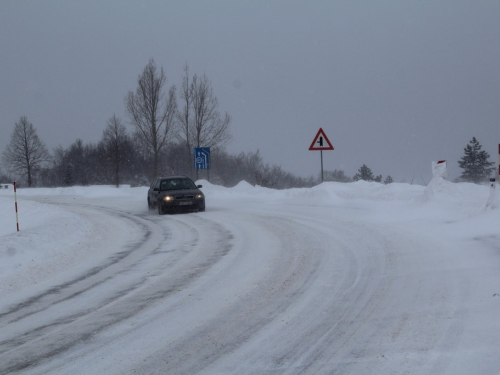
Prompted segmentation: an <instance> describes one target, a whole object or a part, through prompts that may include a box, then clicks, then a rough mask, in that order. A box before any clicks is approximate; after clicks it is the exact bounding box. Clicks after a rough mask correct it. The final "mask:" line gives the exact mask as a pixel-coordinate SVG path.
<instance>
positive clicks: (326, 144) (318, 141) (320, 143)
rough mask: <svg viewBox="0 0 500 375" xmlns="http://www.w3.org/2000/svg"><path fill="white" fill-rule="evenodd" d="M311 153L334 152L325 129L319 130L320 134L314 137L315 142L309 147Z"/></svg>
mask: <svg viewBox="0 0 500 375" xmlns="http://www.w3.org/2000/svg"><path fill="white" fill-rule="evenodd" d="M309 150H310V151H321V150H333V146H332V144H331V143H330V141H329V140H328V137H327V136H326V134H325V132H324V131H323V128H319V131H318V134H316V137H314V141H313V142H312V143H311V146H310V147H309Z"/></svg>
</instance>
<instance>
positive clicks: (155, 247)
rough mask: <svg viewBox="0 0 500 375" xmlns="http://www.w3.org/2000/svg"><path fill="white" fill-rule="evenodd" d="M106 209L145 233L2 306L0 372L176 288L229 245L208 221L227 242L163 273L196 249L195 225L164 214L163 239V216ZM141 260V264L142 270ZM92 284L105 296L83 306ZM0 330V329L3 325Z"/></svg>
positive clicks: (61, 347)
mask: <svg viewBox="0 0 500 375" xmlns="http://www.w3.org/2000/svg"><path fill="white" fill-rule="evenodd" d="M81 209H83V210H89V209H90V210H95V207H94V208H92V207H91V206H88V205H83V206H81V207H80V210H81ZM99 210H101V211H102V210H103V208H99ZM77 211H78V210H77ZM106 213H107V214H108V215H112V216H115V217H119V218H121V219H125V220H131V221H132V222H134V223H135V224H136V225H138V226H140V227H141V228H142V230H143V232H144V235H143V237H142V238H141V239H140V240H139V241H137V242H135V243H133V244H129V245H128V246H127V247H126V248H125V249H124V250H123V251H121V252H119V253H118V254H116V255H115V256H113V257H112V258H110V259H109V260H108V261H107V262H105V263H104V264H102V265H100V266H98V267H95V268H93V269H91V270H90V271H89V272H88V273H86V274H84V275H82V276H79V277H77V278H75V279H73V280H71V281H68V282H66V283H63V284H61V285H58V286H56V287H53V288H50V289H49V290H47V291H45V292H43V293H40V294H39V295H36V296H33V297H32V298H29V299H28V300H26V301H24V302H22V303H20V304H17V305H15V306H14V307H11V308H10V309H8V310H7V311H4V312H1V313H0V327H8V328H9V330H8V331H9V332H8V333H7V335H9V336H10V338H7V339H3V340H1V341H0V355H1V356H2V362H1V363H0V372H1V373H3V372H4V371H5V372H11V371H20V370H22V369H26V368H28V367H32V366H36V365H38V364H39V363H41V362H43V361H46V360H47V359H49V358H50V357H53V356H56V355H59V354H61V353H62V352H64V351H67V350H69V349H70V348H71V347H73V346H75V345H78V344H80V343H83V342H85V341H88V340H90V339H91V338H92V337H93V336H94V335H95V334H97V333H98V332H99V331H101V330H102V329H104V328H106V327H109V326H111V325H113V324H116V323H118V322H120V321H123V320H124V319H127V318H129V317H131V316H133V315H134V314H136V313H138V312H139V311H141V310H142V309H144V308H146V307H147V306H148V305H149V304H151V303H154V301H156V300H159V299H162V298H165V297H167V296H168V295H169V294H172V293H175V292H176V291H178V290H179V289H182V288H183V287H184V286H185V285H186V284H188V283H190V282H192V281H193V280H195V279H196V278H198V277H199V276H200V275H201V274H203V273H204V272H205V271H206V270H207V269H209V268H210V267H211V266H212V265H213V264H214V263H216V262H217V261H218V260H219V259H220V258H221V257H223V256H224V255H225V254H226V253H227V252H228V251H229V250H230V245H229V241H228V240H229V239H230V235H229V234H227V233H225V231H224V230H222V229H220V228H217V227H216V225H212V228H211V229H214V232H215V233H219V236H220V237H223V238H224V241H223V242H225V243H226V246H225V247H223V248H222V250H220V249H213V248H212V249H210V248H209V249H208V250H209V252H206V255H205V256H200V257H198V258H197V260H196V264H195V265H196V267H193V268H191V269H189V270H188V271H186V272H181V273H174V276H168V275H167V276H165V272H166V270H169V269H172V268H175V265H176V264H177V263H178V262H180V261H181V260H182V259H183V258H184V257H188V256H189V254H190V253H191V252H197V253H199V247H200V245H199V233H198V231H197V230H196V228H194V227H193V226H190V225H188V224H186V223H182V222H180V221H178V220H170V224H173V225H174V229H173V230H171V231H169V232H171V233H173V234H170V235H169V236H168V239H169V241H168V243H169V245H167V246H166V245H165V243H164V242H165V241H164V240H165V233H163V232H164V229H163V228H161V226H160V225H159V224H164V223H165V220H160V219H159V218H157V217H156V216H154V217H153V216H149V215H143V216H142V217H136V216H134V215H130V214H127V213H125V212H120V211H115V210H110V209H106ZM210 250H212V253H210ZM148 258H151V259H148ZM141 263H145V264H147V267H146V268H147V271H146V270H145V269H144V266H141ZM151 265H153V268H151V267H150V266H151ZM154 265H156V266H154ZM165 279H168V280H165ZM117 280H119V281H117ZM165 281H166V282H165ZM109 284H117V285H111V289H110V287H109V286H108V285H109ZM146 287H147V291H146V293H140V294H139V293H137V292H138V291H141V292H143V291H144V289H146ZM96 290H101V291H102V292H103V293H104V296H97V297H98V298H97V299H95V300H94V299H92V305H91V306H88V301H89V297H88V295H89V294H90V295H91V294H92V293H94V294H96ZM79 299H80V300H82V301H83V300H85V303H83V305H81V303H82V302H81V301H78V300H79ZM75 301H77V302H78V303H77V302H75ZM73 304H74V305H76V306H77V307H76V308H75V307H74V306H72V305H73ZM2 332H3V333H2V336H4V335H5V334H6V330H5V329H3V330H2ZM61 337H62V338H61ZM27 353H30V355H29V356H28V355H27Z"/></svg>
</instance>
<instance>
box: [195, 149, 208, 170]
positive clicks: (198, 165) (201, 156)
mask: <svg viewBox="0 0 500 375" xmlns="http://www.w3.org/2000/svg"><path fill="white" fill-rule="evenodd" d="M194 169H210V147H195V149H194Z"/></svg>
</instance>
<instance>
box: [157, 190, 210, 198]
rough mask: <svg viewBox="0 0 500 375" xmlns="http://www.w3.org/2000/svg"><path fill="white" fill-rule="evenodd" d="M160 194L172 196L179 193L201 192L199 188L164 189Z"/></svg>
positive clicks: (192, 193) (193, 193)
mask: <svg viewBox="0 0 500 375" xmlns="http://www.w3.org/2000/svg"><path fill="white" fill-rule="evenodd" d="M160 194H161V195H163V196H165V195H174V196H179V195H196V194H202V192H201V191H200V190H199V189H182V190H166V191H161V192H160Z"/></svg>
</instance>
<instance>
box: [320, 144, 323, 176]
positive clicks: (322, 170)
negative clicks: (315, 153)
mask: <svg viewBox="0 0 500 375" xmlns="http://www.w3.org/2000/svg"><path fill="white" fill-rule="evenodd" d="M320 151H321V182H323V150H320Z"/></svg>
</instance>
